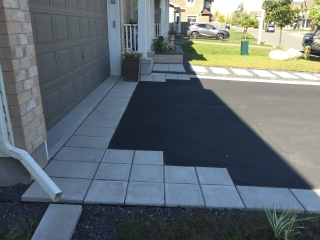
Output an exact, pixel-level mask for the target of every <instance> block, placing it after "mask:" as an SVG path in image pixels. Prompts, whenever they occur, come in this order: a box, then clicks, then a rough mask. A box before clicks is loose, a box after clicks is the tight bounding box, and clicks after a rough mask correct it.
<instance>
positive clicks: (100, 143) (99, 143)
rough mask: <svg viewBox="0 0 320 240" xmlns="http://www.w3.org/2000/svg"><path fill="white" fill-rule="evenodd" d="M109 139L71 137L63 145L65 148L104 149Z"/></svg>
mask: <svg viewBox="0 0 320 240" xmlns="http://www.w3.org/2000/svg"><path fill="white" fill-rule="evenodd" d="M110 140H111V138H105V137H87V136H73V137H71V138H70V139H69V141H68V142H67V143H66V144H65V146H66V147H78V148H104V149H106V148H107V147H108V145H109V142H110Z"/></svg>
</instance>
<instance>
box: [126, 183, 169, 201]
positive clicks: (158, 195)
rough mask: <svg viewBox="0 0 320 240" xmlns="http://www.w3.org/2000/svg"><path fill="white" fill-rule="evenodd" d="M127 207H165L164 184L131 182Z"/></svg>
mask: <svg viewBox="0 0 320 240" xmlns="http://www.w3.org/2000/svg"><path fill="white" fill-rule="evenodd" d="M125 204H126V205H142V206H164V184H163V183H151V182H129V186H128V191H127V196H126V200H125Z"/></svg>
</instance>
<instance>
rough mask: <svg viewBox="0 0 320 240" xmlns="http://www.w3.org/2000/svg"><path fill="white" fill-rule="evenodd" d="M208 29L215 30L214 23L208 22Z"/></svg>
mask: <svg viewBox="0 0 320 240" xmlns="http://www.w3.org/2000/svg"><path fill="white" fill-rule="evenodd" d="M207 29H210V30H215V27H214V26H212V25H208V24H207Z"/></svg>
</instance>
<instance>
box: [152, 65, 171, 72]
mask: <svg viewBox="0 0 320 240" xmlns="http://www.w3.org/2000/svg"><path fill="white" fill-rule="evenodd" d="M152 70H153V71H159V72H168V71H169V66H168V64H154V65H153V69H152Z"/></svg>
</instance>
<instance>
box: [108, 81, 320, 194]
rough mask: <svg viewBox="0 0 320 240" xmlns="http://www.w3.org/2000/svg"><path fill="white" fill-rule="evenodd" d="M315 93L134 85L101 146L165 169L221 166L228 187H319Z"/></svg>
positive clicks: (230, 84) (243, 85)
mask: <svg viewBox="0 0 320 240" xmlns="http://www.w3.org/2000/svg"><path fill="white" fill-rule="evenodd" d="M319 109H320V87H318V86H301V85H287V84H286V85H285V84H270V83H253V82H234V81H216V80H209V79H200V80H199V79H192V80H191V81H170V80H169V81H167V82H166V83H155V82H140V83H139V84H138V86H137V88H136V90H135V92H134V94H133V96H132V98H131V100H130V103H129V105H128V107H127V109H126V111H125V113H124V115H123V117H122V119H121V121H120V123H119V125H118V128H117V130H116V132H115V134H114V135H113V138H112V140H111V142H110V144H109V148H113V149H132V150H157V151H163V152H164V158H165V164H166V165H178V166H206V167H222V168H227V169H228V171H229V173H230V175H231V178H232V179H233V181H234V183H235V184H236V185H245V186H269V187H283V188H304V189H307V188H319V187H320V110H319Z"/></svg>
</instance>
